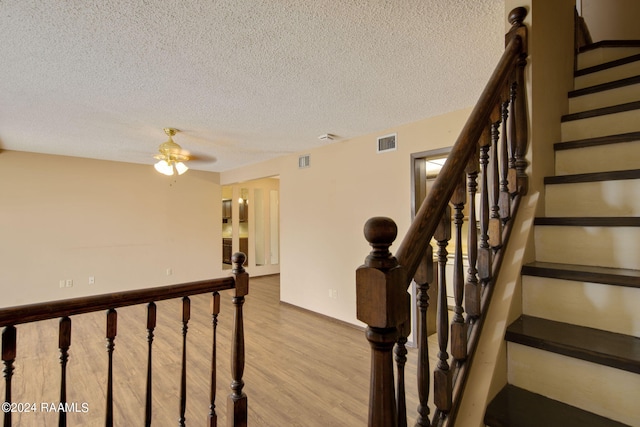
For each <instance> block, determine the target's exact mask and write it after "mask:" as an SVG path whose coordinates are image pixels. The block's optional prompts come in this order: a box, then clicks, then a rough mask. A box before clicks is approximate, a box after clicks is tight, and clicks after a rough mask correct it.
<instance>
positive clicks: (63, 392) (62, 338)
mask: <svg viewBox="0 0 640 427" xmlns="http://www.w3.org/2000/svg"><path fill="white" fill-rule="evenodd" d="M70 346H71V319H69V318H68V317H67V316H65V317H63V318H62V319H60V324H59V330H58V348H59V349H60V403H61V404H62V405H64V404H65V403H67V362H68V361H69V347H70ZM66 425H67V412H66V411H60V412H59V413H58V426H59V427H63V426H66Z"/></svg>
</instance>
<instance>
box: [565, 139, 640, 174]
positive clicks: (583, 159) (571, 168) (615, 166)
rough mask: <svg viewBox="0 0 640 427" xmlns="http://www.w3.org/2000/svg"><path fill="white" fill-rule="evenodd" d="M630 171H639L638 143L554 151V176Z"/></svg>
mask: <svg viewBox="0 0 640 427" xmlns="http://www.w3.org/2000/svg"><path fill="white" fill-rule="evenodd" d="M594 159H598V161H594ZM631 169H640V141H632V142H621V143H617V144H606V145H597V146H593V147H584V148H579V149H573V150H558V151H556V171H555V172H556V175H573V174H579V173H592V172H607V171H616V170H631Z"/></svg>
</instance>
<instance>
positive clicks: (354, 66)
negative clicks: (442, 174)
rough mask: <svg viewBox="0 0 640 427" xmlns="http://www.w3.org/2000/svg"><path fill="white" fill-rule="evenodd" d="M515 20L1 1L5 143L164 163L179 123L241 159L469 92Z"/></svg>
mask: <svg viewBox="0 0 640 427" xmlns="http://www.w3.org/2000/svg"><path fill="white" fill-rule="evenodd" d="M504 28H505V23H504V3H503V1H502V0H341V1H340V0H313V1H311V0H271V1H267V0H263V1H258V0H189V1H183V0H100V1H93V0H0V40H1V41H2V42H1V43H0V94H1V95H0V148H2V149H6V150H20V151H31V152H39V153H49V154H61V155H69V156H78V157H88V158H97V159H106V160H117V161H125V162H134V163H146V164H152V163H153V162H154V160H153V157H152V156H153V155H154V154H156V152H157V148H158V145H159V144H160V143H162V142H163V141H165V140H166V139H167V137H166V135H165V134H164V132H163V131H162V128H163V127H176V128H178V129H180V130H181V131H182V132H181V133H179V134H178V135H176V137H175V141H176V142H178V143H179V144H181V145H182V146H183V148H185V149H187V150H190V151H191V152H193V153H195V154H198V155H200V158H201V160H200V161H198V162H192V164H191V166H192V167H194V168H196V169H202V170H210V171H224V170H229V169H232V168H235V167H238V166H241V165H246V164H251V163H255V162H258V161H261V160H265V159H268V158H271V157H275V156H279V155H283V154H287V153H293V152H300V151H304V150H308V149H310V148H313V147H318V146H320V145H322V144H326V143H327V142H325V141H320V140H319V139H318V136H320V135H322V134H326V133H331V134H335V135H337V136H338V137H339V138H340V139H348V138H352V137H354V136H358V135H363V134H368V133H372V132H378V131H382V130H384V129H386V128H389V127H391V126H396V125H399V124H402V123H409V122H413V121H416V120H419V119H422V118H425V117H429V116H435V115H438V114H442V113H445V112H448V111H454V110H457V109H460V108H466V107H469V106H471V105H473V103H474V102H475V101H476V99H477V98H478V96H479V94H480V91H481V89H482V88H483V86H484V84H485V83H486V81H487V80H488V77H489V74H490V73H491V71H492V69H493V67H494V65H495V64H496V62H497V60H498V58H499V55H500V53H501V51H502V46H503V43H504ZM334 142H335V141H334ZM0 155H1V154H0Z"/></svg>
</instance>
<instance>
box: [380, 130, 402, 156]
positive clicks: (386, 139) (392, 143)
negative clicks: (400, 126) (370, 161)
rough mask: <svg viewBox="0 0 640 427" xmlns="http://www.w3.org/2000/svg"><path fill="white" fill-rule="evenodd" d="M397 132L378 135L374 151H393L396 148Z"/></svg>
mask: <svg viewBox="0 0 640 427" xmlns="http://www.w3.org/2000/svg"><path fill="white" fill-rule="evenodd" d="M397 136H398V135H397V134H395V133H392V134H391V135H385V136H381V137H378V147H377V149H376V152H378V153H385V152H387V151H395V150H396V149H397V148H398V144H397V142H398V141H397Z"/></svg>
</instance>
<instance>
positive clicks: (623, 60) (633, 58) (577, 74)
mask: <svg viewBox="0 0 640 427" xmlns="http://www.w3.org/2000/svg"><path fill="white" fill-rule="evenodd" d="M636 61H640V54H636V55H631V56H627V57H625V58H620V59H616V60H614V61H609V62H605V63H604V64H599V65H594V66H593V67H588V68H582V69H580V70H576V72H575V73H573V75H574V77H580V76H584V75H587V74H591V73H597V72H598V71H603V70H608V69H609V68H615V67H619V66H620V65H626V64H631V63H632V62H636Z"/></svg>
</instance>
